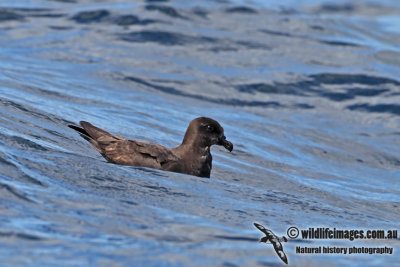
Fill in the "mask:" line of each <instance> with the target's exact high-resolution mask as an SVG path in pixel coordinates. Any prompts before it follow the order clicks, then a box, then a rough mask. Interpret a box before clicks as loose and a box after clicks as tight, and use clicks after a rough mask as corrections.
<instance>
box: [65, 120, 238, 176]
mask: <svg viewBox="0 0 400 267" xmlns="http://www.w3.org/2000/svg"><path fill="white" fill-rule="evenodd" d="M79 124H80V126H81V127H79V126H75V125H68V127H70V128H72V129H74V130H75V131H77V132H78V133H79V134H80V136H81V137H82V138H84V139H85V140H86V141H88V142H89V143H91V144H92V146H93V147H94V148H95V149H96V150H97V151H98V152H99V153H100V154H101V155H102V156H103V157H104V158H105V159H106V160H107V161H108V162H111V163H115V164H121V165H129V166H137V167H149V168H154V169H160V170H165V171H171V172H180V173H186V174H190V175H194V176H200V177H208V178H209V177H210V173H211V168H212V156H211V151H210V147H211V146H212V145H219V146H223V147H225V148H226V149H227V150H229V151H232V149H233V144H232V143H231V142H229V141H228V140H226V137H225V135H224V128H222V126H221V125H220V124H219V123H218V122H217V121H216V120H213V119H210V118H207V117H200V118H197V119H194V120H192V121H191V122H190V124H189V126H188V128H187V130H186V133H185V136H184V138H183V141H182V144H180V145H179V146H177V147H175V148H168V147H165V146H162V145H158V144H153V143H146V142H140V141H136V140H127V139H125V138H123V137H122V136H120V135H114V134H111V133H109V132H107V131H105V130H103V129H100V128H98V127H96V126H94V125H92V124H91V123H89V122H86V121H81V122H79Z"/></svg>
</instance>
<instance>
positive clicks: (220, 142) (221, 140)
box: [218, 135, 233, 152]
mask: <svg viewBox="0 0 400 267" xmlns="http://www.w3.org/2000/svg"><path fill="white" fill-rule="evenodd" d="M218 145H220V146H223V147H225V148H226V149H227V150H229V152H231V151H232V150H233V144H232V143H231V142H229V141H228V140H226V137H225V135H223V136H221V137H220V138H219V139H218Z"/></svg>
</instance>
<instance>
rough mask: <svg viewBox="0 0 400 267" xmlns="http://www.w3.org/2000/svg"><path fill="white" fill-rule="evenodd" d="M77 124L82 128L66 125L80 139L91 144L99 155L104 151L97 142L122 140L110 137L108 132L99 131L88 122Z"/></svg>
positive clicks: (113, 136) (115, 136) (114, 136)
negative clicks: (77, 134)
mask: <svg viewBox="0 0 400 267" xmlns="http://www.w3.org/2000/svg"><path fill="white" fill-rule="evenodd" d="M79 124H80V125H81V126H82V128H81V127H79V126H75V125H68V127H70V128H71V129H74V130H75V131H77V132H78V133H79V134H80V136H81V137H82V138H84V139H85V140H86V141H88V142H89V143H91V144H92V145H93V147H94V148H95V149H96V150H97V151H98V152H99V153H101V154H103V152H104V151H103V149H102V148H101V146H100V144H99V142H102V141H111V140H121V139H122V137H120V136H117V135H112V134H110V133H109V132H107V131H105V130H103V129H100V128H98V127H96V126H94V125H93V124H91V123H89V122H86V121H80V122H79Z"/></svg>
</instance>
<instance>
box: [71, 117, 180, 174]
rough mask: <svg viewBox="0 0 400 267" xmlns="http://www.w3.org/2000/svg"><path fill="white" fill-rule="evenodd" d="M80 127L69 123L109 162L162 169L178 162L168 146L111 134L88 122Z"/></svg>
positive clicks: (83, 122)
mask: <svg viewBox="0 0 400 267" xmlns="http://www.w3.org/2000/svg"><path fill="white" fill-rule="evenodd" d="M80 125H81V126H82V128H80V127H77V126H73V125H70V126H69V127H71V128H72V129H74V130H76V131H78V132H79V133H80V134H81V136H82V137H83V138H85V139H86V140H87V141H89V142H90V143H91V144H92V145H93V147H94V148H95V149H96V150H97V151H98V152H100V154H101V155H102V156H103V157H104V158H106V159H107V160H108V161H109V162H112V163H116V164H123V165H131V166H143V167H150V168H156V169H162V168H163V166H164V165H166V164H169V165H172V164H173V163H174V162H178V160H179V159H178V158H177V156H175V155H174V154H173V153H172V151H171V150H170V149H169V148H166V147H164V146H161V145H156V144H152V143H145V142H140V141H135V140H126V139H125V138H123V137H122V136H120V135H113V134H111V133H109V132H107V131H105V130H103V129H100V128H98V127H96V126H94V125H92V124H91V123H89V122H85V121H81V122H80Z"/></svg>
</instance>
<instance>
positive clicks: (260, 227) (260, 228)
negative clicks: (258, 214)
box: [254, 223, 268, 234]
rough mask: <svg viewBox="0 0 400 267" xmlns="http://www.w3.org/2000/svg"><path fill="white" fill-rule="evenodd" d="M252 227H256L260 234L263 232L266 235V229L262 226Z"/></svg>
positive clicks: (256, 224)
mask: <svg viewBox="0 0 400 267" xmlns="http://www.w3.org/2000/svg"><path fill="white" fill-rule="evenodd" d="M254 226H255V227H257V229H258V230H260V231H261V232H263V233H264V234H268V232H267V229H266V228H265V227H264V226H262V225H261V224H258V223H254Z"/></svg>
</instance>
